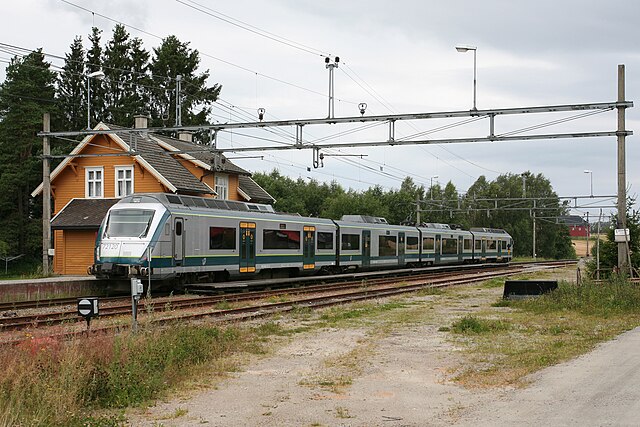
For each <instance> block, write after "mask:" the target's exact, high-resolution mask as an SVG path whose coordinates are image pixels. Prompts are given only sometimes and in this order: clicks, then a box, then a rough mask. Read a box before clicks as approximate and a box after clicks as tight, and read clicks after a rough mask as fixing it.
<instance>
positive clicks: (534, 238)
mask: <svg viewBox="0 0 640 427" xmlns="http://www.w3.org/2000/svg"><path fill="white" fill-rule="evenodd" d="M532 252H533V260H534V261H535V260H536V201H535V200H534V201H533V249H532Z"/></svg>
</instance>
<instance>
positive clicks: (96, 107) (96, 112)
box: [86, 27, 106, 127]
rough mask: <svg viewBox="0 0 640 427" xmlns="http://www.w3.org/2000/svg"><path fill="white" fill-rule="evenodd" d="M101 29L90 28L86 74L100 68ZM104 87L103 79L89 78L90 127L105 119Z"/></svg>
mask: <svg viewBox="0 0 640 427" xmlns="http://www.w3.org/2000/svg"><path fill="white" fill-rule="evenodd" d="M101 33H102V30H99V29H98V28H96V27H93V28H92V29H91V35H89V41H90V42H91V48H89V50H87V67H86V68H87V70H86V72H87V74H91V73H93V72H95V71H100V70H102V46H101V45H100V38H101ZM105 93H106V89H105V87H104V81H103V80H98V79H92V80H91V127H93V126H95V125H96V123H98V122H101V121H105V119H106V103H105Z"/></svg>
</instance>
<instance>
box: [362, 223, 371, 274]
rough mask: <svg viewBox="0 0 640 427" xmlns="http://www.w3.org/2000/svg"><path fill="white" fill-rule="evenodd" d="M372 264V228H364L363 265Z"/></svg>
mask: <svg viewBox="0 0 640 427" xmlns="http://www.w3.org/2000/svg"><path fill="white" fill-rule="evenodd" d="M369 265H371V230H362V266H363V267H368V266H369Z"/></svg>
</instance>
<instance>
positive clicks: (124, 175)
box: [116, 166, 133, 197]
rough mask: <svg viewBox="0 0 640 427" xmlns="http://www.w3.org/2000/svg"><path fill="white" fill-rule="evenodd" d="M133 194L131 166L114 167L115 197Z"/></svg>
mask: <svg viewBox="0 0 640 427" xmlns="http://www.w3.org/2000/svg"><path fill="white" fill-rule="evenodd" d="M131 194H133V166H117V167H116V197H124V196H129V195H131Z"/></svg>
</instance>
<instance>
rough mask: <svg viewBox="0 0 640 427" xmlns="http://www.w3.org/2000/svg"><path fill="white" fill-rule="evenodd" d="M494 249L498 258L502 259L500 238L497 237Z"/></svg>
mask: <svg viewBox="0 0 640 427" xmlns="http://www.w3.org/2000/svg"><path fill="white" fill-rule="evenodd" d="M496 246H497V247H496V250H497V251H498V257H497V258H498V259H499V260H500V259H502V240H500V239H498V240H497V243H496Z"/></svg>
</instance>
